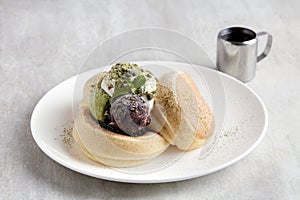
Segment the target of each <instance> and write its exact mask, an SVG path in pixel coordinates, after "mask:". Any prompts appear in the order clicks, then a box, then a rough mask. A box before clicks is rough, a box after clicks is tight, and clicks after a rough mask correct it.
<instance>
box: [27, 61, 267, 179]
mask: <svg viewBox="0 0 300 200" xmlns="http://www.w3.org/2000/svg"><path fill="white" fill-rule="evenodd" d="M138 64H140V65H145V66H146V67H149V66H155V67H154V68H153V69H151V70H152V71H153V73H154V74H155V75H159V74H161V73H163V67H160V66H168V67H170V68H172V69H180V70H182V71H187V72H188V73H190V74H191V75H192V77H193V78H194V80H195V81H196V83H197V85H198V87H199V89H200V91H201V93H202V95H203V96H204V98H205V99H206V100H207V102H208V103H209V104H210V106H211V107H212V110H213V113H214V115H215V120H216V130H215V134H214V137H213V139H211V140H210V143H208V144H207V145H206V146H204V147H203V148H200V149H197V150H194V151H190V152H186V153H183V152H181V151H179V150H177V149H176V148H174V147H170V148H169V149H168V150H167V151H165V152H164V153H163V154H162V155H160V156H159V157H157V158H155V159H154V160H152V161H150V162H149V163H147V164H144V165H141V166H137V167H131V168H109V167H105V166H103V165H101V164H98V163H95V162H93V161H90V160H89V159H88V158H86V156H85V155H84V154H83V153H82V152H81V151H80V149H79V147H78V146H77V144H76V143H75V142H73V140H72V138H71V137H70V134H69V132H70V131H69V130H70V129H71V128H72V121H73V112H72V105H73V103H74V105H75V107H76V106H77V104H78V102H79V101H80V99H81V97H82V96H81V91H82V87H83V84H84V82H85V80H87V79H88V78H89V77H91V76H92V75H93V74H95V73H99V72H101V71H103V70H104V68H99V69H96V70H93V71H88V72H85V73H83V74H82V76H80V78H77V77H78V76H75V77H72V78H70V79H68V80H66V81H64V82H62V83H60V84H59V85H57V86H56V87H54V88H53V89H52V90H50V91H49V92H48V93H47V94H46V95H45V96H44V97H43V98H42V99H41V100H40V101H39V103H38V104H37V105H36V107H35V109H34V111H33V113H32V117H31V131H32V135H33V137H34V139H35V141H36V143H37V144H38V146H39V147H40V148H41V149H42V150H43V151H44V152H45V153H46V154H47V155H48V156H49V157H50V158H52V159H53V160H55V161H57V162H58V163H60V164H62V165H64V166H66V167H68V168H70V169H72V170H74V171H77V172H79V173H82V174H86V175H89V176H93V177H97V178H101V179H107V180H112V181H119V182H133V183H159V182H172V181H179V180H186V179H190V178H195V177H199V176H203V175H206V174H209V173H212V172H215V171H218V170H220V169H223V168H225V167H227V166H229V165H231V164H233V163H235V162H237V161H238V160H240V159H241V158H243V157H245V156H246V155H247V154H248V153H250V152H251V151H252V150H253V149H254V148H255V147H256V146H257V145H258V143H259V142H260V141H261V139H262V138H263V136H264V134H265V132H266V128H267V122H268V120H267V112H266V109H265V106H264V104H263V102H262V101H261V100H260V98H259V97H258V96H257V95H256V94H255V93H254V92H253V91H252V90H251V89H250V88H249V87H248V86H246V85H245V84H243V83H241V82H239V81H237V80H235V79H233V78H232V77H230V76H227V75H225V74H223V73H220V72H218V71H215V70H211V69H207V68H204V67H197V68H193V67H191V65H188V64H184V63H173V62H157V61H155V62H139V63H138ZM150 68H151V67H150ZM75 86H76V87H75ZM74 88H76V90H74ZM224 114H225V115H224ZM216 139H217V140H216ZM212 147H213V148H212Z"/></svg>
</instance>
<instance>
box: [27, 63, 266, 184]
mask: <svg viewBox="0 0 300 200" xmlns="http://www.w3.org/2000/svg"><path fill="white" fill-rule="evenodd" d="M132 62H137V63H140V62H152V63H153V62H158V63H173V64H174V63H178V62H169V61H167V62H166V61H132ZM179 63H180V62H179ZM180 64H188V63H180ZM195 66H197V67H198V68H199V67H200V68H202V69H203V70H209V71H214V73H219V74H221V76H225V77H226V78H229V79H231V81H234V82H236V83H238V84H239V85H242V86H244V87H245V88H246V89H248V90H249V91H250V92H251V93H252V94H253V95H254V96H255V97H256V99H257V100H258V102H259V104H260V105H261V107H262V110H263V113H264V121H265V123H264V126H263V129H262V131H261V134H260V136H259V137H258V139H257V140H256V141H255V142H254V143H253V144H252V146H251V147H249V148H248V149H247V150H246V151H245V152H243V153H242V154H240V155H239V156H237V157H235V158H234V159H231V160H229V161H227V162H225V163H223V164H221V165H219V166H216V167H213V168H211V169H207V170H204V171H202V172H201V173H198V174H192V175H190V176H182V177H175V178H167V179H134V178H132V179H125V178H114V177H110V176H104V175H99V174H96V173H90V172H89V171H85V170H82V169H80V168H78V167H77V166H76V165H74V164H69V163H68V162H64V161H63V160H62V159H60V158H58V157H56V156H54V155H52V153H51V151H50V150H48V149H47V148H44V146H43V145H42V144H41V143H40V142H39V141H38V138H37V134H38V133H36V131H34V130H33V122H34V120H35V118H36V117H35V115H36V114H35V113H36V112H37V111H36V110H37V108H38V107H39V105H40V103H41V101H42V100H43V99H44V98H46V96H47V95H48V94H49V93H50V92H51V91H53V90H55V88H57V87H59V86H60V85H61V84H62V83H64V82H68V81H70V80H71V79H74V78H76V77H77V76H78V74H77V75H75V76H72V77H70V78H68V79H65V80H63V81H61V82H59V83H58V84H56V85H55V86H54V87H52V88H51V89H49V90H48V91H47V92H46V93H45V94H44V95H43V96H42V97H41V98H40V99H39V101H38V102H37V104H36V105H35V107H34V109H33V111H32V113H31V117H30V130H31V134H32V137H33V139H34V141H35V143H36V144H37V145H38V147H39V148H40V149H41V150H42V151H43V153H45V154H46V155H47V156H48V157H49V158H51V159H52V160H54V161H55V162H57V163H59V164H60V165H62V166H64V167H66V168H68V169H71V170H73V171H76V172H78V173H81V174H84V175H87V176H90V177H94V178H99V179H103V180H109V181H115V182H122V183H168V182H175V181H176V182H177V181H183V180H189V179H194V178H197V177H201V176H205V175H208V174H211V173H214V172H217V171H219V170H221V169H224V168H226V167H229V166H231V165H233V164H234V163H236V162H238V161H239V160H241V159H243V158H245V157H246V156H247V155H248V154H249V153H250V152H252V151H253V150H254V149H255V148H256V147H257V146H258V144H259V143H260V142H261V141H262V139H263V138H264V136H265V135H266V132H267V128H268V123H269V122H268V121H269V116H268V112H267V109H266V106H265V104H264V103H263V101H262V100H261V98H260V97H259V96H258V95H257V94H256V92H255V91H254V90H253V89H252V88H250V87H249V86H248V85H246V84H245V83H243V82H241V81H239V80H238V79H235V78H233V77H232V76H230V75H227V74H225V73H223V72H221V71H218V70H217V69H213V68H208V67H204V66H199V65H195ZM92 70H95V69H92ZM89 71H90V70H89ZM83 73H85V72H83ZM222 82H223V80H222ZM133 177H134V176H133Z"/></svg>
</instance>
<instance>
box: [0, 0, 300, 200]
mask: <svg viewBox="0 0 300 200" xmlns="http://www.w3.org/2000/svg"><path fill="white" fill-rule="evenodd" d="M299 10H300V6H299V1H297V0H291V1H286V2H285V1H281V0H274V1H271V0H269V1H259V0H247V1H222V0H217V1H171V0H170V1H158V0H154V1H146V0H140V1H125V0H124V1H108V0H107V1H96V0H87V1H83V0H82V1H71V0H65V1H55V0H53V1H50V0H48V1H35V0H24V1H10V0H6V1H5V0H0V20H1V21H0V81H1V84H0V105H1V106H0V114H1V115H0V158H1V163H0V199H96V198H98V199H99V198H100V199H120V198H127V199H131V198H144V199H153V198H155V199H200V198H201V199H296V198H300V192H299V191H300V190H299V188H300V170H299V168H300V167H299V164H300V145H299V144H300V140H299V139H300V136H299V134H300V133H299V129H300V126H299V120H300V64H299V63H300V54H299V52H300V12H299ZM232 25H244V26H248V27H251V28H253V29H254V30H257V31H261V30H266V31H268V32H270V33H272V34H273V36H274V45H273V49H272V51H271V54H270V56H269V57H268V58H267V59H266V60H264V61H262V62H261V63H260V64H259V66H258V70H257V76H256V78H255V80H254V81H252V82H251V83H249V84H248V85H249V86H250V87H251V88H253V89H254V90H255V91H256V92H257V93H258V94H259V95H260V97H261V98H262V100H263V101H264V102H265V104H266V107H267V110H268V112H269V116H270V119H269V128H268V131H267V134H266V137H265V138H264V140H263V141H262V143H261V144H260V145H259V146H258V147H257V148H256V149H255V150H254V151H253V152H252V153H251V154H250V155H249V156H247V157H246V158H244V159H243V160H241V161H240V162H238V163H236V164H235V165H233V166H231V167H229V168H226V169H224V170H222V171H219V172H217V173H214V174H211V175H207V176H204V177H201V178H197V179H193V180H189V181H182V182H177V183H168V184H151V185H136V184H123V183H115V182H110V181H103V180H98V179H95V178H90V177H87V176H84V175H81V174H79V173H76V172H73V171H71V170H69V169H66V168H64V167H62V166H61V165H59V164H57V163H56V162H54V161H52V160H51V159H50V158H48V157H47V156H46V155H45V154H44V153H43V152H42V151H41V150H40V149H39V148H38V147H37V145H36V144H35V142H34V141H33V138H32V136H31V132H30V127H29V122H30V116H31V112H32V110H33V108H34V106H35V104H36V103H37V102H38V100H39V99H40V98H41V97H42V95H43V94H45V93H46V92H47V91H48V90H49V89H50V88H52V87H53V86H55V85H56V84H58V83H59V82H61V81H63V80H65V79H67V78H69V77H71V76H73V75H75V74H76V72H77V70H78V68H79V67H80V65H81V63H83V61H84V59H85V58H86V56H87V53H88V52H89V51H90V50H91V49H92V48H94V47H95V45H96V44H97V43H98V42H100V41H102V40H104V39H105V38H108V37H110V36H112V35H115V34H118V33H120V32H123V31H127V30H130V29H133V28H138V27H143V26H148V27H149V26H159V27H167V28H171V29H175V30H178V31H180V32H182V33H184V34H186V35H188V36H190V37H192V38H193V39H195V40H196V41H198V42H199V43H200V44H201V45H203V47H204V48H205V49H206V50H207V52H208V54H209V55H210V56H211V58H212V59H215V49H216V45H215V44H216V34H217V32H218V31H219V30H220V29H222V28H224V27H228V26H232Z"/></svg>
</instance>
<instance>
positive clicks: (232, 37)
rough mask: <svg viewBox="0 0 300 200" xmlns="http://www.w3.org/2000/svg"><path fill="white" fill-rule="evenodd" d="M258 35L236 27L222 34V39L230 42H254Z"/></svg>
mask: <svg viewBox="0 0 300 200" xmlns="http://www.w3.org/2000/svg"><path fill="white" fill-rule="evenodd" d="M255 37H256V34H255V33H254V32H253V31H251V30H250V29H246V28H241V27H234V28H228V29H225V30H223V31H222V32H221V38H222V39H224V40H226V41H229V42H245V41H249V40H252V39H254V38H255Z"/></svg>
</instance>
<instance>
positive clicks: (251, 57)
mask: <svg viewBox="0 0 300 200" xmlns="http://www.w3.org/2000/svg"><path fill="white" fill-rule="evenodd" d="M264 35H266V36H267V37H268V38H267V44H266V47H265V49H264V51H263V52H262V53H261V54H260V55H259V56H257V47H258V38H259V37H261V36H264ZM271 46H272V36H271V35H270V34H268V33H267V32H259V33H255V32H254V31H253V30H250V29H248V28H243V27H231V28H227V29H224V30H222V31H220V32H219V34H218V39H217V67H218V70H220V71H222V72H224V73H226V74H229V75H231V76H233V77H235V78H237V79H239V80H241V81H243V82H248V81H251V80H252V79H253V78H254V77H255V72H256V63H257V62H259V61H261V60H262V59H264V58H265V57H266V56H267V55H268V54H269V52H270V49H271Z"/></svg>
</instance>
